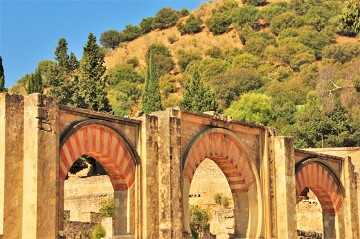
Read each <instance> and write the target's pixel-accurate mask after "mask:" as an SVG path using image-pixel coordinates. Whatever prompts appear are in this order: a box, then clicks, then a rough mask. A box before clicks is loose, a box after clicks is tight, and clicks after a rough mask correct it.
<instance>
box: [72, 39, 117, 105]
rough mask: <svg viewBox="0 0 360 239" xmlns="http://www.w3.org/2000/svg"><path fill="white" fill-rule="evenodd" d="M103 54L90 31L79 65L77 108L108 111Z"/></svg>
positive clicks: (76, 94)
mask: <svg viewBox="0 0 360 239" xmlns="http://www.w3.org/2000/svg"><path fill="white" fill-rule="evenodd" d="M103 64H104V54H103V52H102V51H101V49H100V47H99V46H98V45H97V44H96V37H95V36H94V34H92V33H90V34H89V37H88V41H87V43H86V44H85V46H84V51H83V57H82V59H81V61H80V67H79V82H78V89H77V90H76V92H75V95H74V96H75V98H74V99H75V102H74V103H75V105H76V106H77V107H79V108H84V109H91V110H95V111H102V112H110V111H111V106H110V104H109V100H108V98H107V92H106V77H104V73H105V70H106V68H105V66H104V65H103Z"/></svg>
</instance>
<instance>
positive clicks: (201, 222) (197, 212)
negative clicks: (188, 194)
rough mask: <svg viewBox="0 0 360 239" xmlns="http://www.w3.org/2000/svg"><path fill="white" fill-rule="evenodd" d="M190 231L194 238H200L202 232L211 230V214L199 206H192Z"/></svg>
mask: <svg viewBox="0 0 360 239" xmlns="http://www.w3.org/2000/svg"><path fill="white" fill-rule="evenodd" d="M189 213H190V229H191V234H192V237H193V238H199V234H201V232H202V231H205V230H209V228H210V224H209V221H210V213H209V212H208V211H207V210H205V209H201V208H200V207H199V206H195V205H190V211H189Z"/></svg>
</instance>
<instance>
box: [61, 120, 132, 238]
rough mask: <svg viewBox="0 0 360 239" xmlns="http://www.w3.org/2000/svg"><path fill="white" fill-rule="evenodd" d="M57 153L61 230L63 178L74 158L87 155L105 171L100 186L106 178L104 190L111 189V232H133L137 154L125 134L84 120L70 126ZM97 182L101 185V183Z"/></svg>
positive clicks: (65, 176) (114, 233)
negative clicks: (112, 209)
mask: <svg viewBox="0 0 360 239" xmlns="http://www.w3.org/2000/svg"><path fill="white" fill-rule="evenodd" d="M59 155H60V164H59V176H60V180H59V195H60V197H59V198H60V203H59V228H60V230H62V229H63V228H64V184H65V180H66V179H67V178H68V172H69V170H70V168H71V166H73V165H74V163H75V162H77V159H79V157H81V156H83V155H87V156H89V157H90V159H93V160H94V162H93V167H94V166H96V167H97V168H98V169H99V168H100V167H103V169H104V171H105V172H106V174H107V175H108V177H105V178H103V180H102V181H103V182H102V183H103V185H102V186H104V185H106V181H107V183H108V182H110V183H111V187H110V188H109V187H108V186H106V187H107V188H108V189H107V190H105V191H107V195H109V191H110V190H111V188H112V190H113V199H114V216H113V220H112V223H110V224H112V234H113V235H112V236H116V235H123V236H125V235H133V234H134V230H135V229H134V224H135V223H134V220H135V218H134V210H135V205H134V195H135V190H134V187H133V184H134V181H135V166H136V158H137V157H136V153H135V151H134V150H132V147H131V145H130V144H129V143H128V141H127V140H126V139H125V137H123V136H122V135H121V133H120V132H118V131H117V130H114V129H112V128H111V127H109V126H108V125H106V124H99V123H94V122H92V121H90V122H83V123H80V124H79V125H76V126H75V127H73V128H72V129H71V130H70V131H69V132H68V133H67V134H66V135H65V136H64V137H63V138H62V140H61V145H60V153H59ZM95 160H96V161H95ZM95 181H98V180H95ZM100 181H101V180H100ZM97 183H99V182H97ZM107 185H109V184H107ZM98 186H99V187H101V183H100V185H98ZM94 188H96V187H94ZM94 188H93V189H94ZM103 189H104V188H103ZM108 198H109V197H108ZM104 199H105V198H104ZM110 227H111V226H110Z"/></svg>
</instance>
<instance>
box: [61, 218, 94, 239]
mask: <svg viewBox="0 0 360 239" xmlns="http://www.w3.org/2000/svg"><path fill="white" fill-rule="evenodd" d="M96 225H97V223H95V222H67V223H65V228H64V234H65V235H66V237H65V238H66V239H85V238H91V234H92V231H93V230H94V228H95V227H96Z"/></svg>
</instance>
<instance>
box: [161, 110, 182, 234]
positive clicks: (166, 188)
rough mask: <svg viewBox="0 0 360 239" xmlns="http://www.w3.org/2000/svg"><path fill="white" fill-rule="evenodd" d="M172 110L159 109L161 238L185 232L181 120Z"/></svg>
mask: <svg viewBox="0 0 360 239" xmlns="http://www.w3.org/2000/svg"><path fill="white" fill-rule="evenodd" d="M172 113H173V112H172V110H170V109H168V110H166V111H162V112H156V113H155V115H156V116H157V117H158V119H159V136H160V137H158V142H159V155H158V157H159V159H158V176H159V178H158V185H159V195H158V198H159V204H158V207H159V238H179V239H183V235H182V220H181V217H182V207H181V204H180V200H179V199H180V198H181V187H180V185H181V156H180V145H179V144H178V142H179V141H180V120H179V119H178V118H176V117H172V116H171V114H172Z"/></svg>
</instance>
